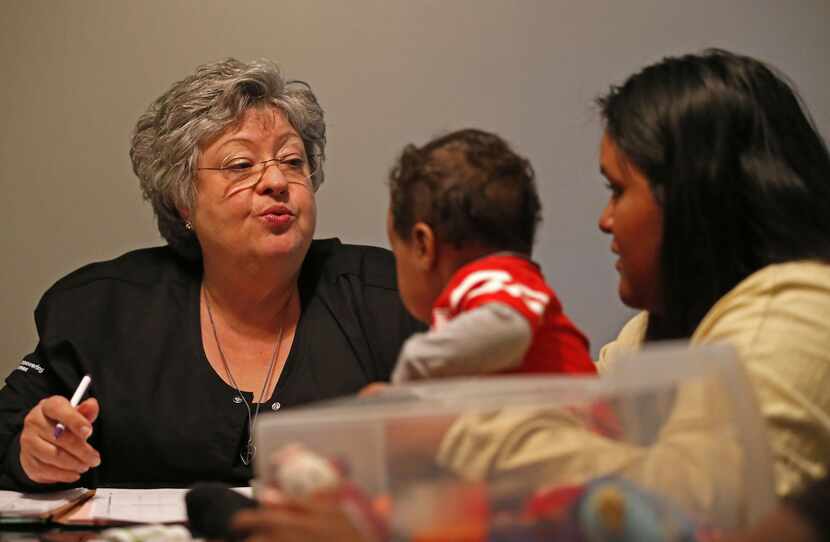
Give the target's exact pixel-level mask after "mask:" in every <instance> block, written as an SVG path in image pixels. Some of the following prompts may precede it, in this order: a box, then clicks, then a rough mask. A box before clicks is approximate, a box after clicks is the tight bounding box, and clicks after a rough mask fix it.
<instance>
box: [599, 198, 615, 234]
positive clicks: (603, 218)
mask: <svg viewBox="0 0 830 542" xmlns="http://www.w3.org/2000/svg"><path fill="white" fill-rule="evenodd" d="M611 205H612V204H611V202H610V201H609V202H608V203H607V204H606V205H605V208H604V209H603V210H602V213H600V215H599V222H598V225H599V229H600V231H601V232H603V233H608V234H610V233H611V230H612V229H613V227H614V214H613V212H612V209H611Z"/></svg>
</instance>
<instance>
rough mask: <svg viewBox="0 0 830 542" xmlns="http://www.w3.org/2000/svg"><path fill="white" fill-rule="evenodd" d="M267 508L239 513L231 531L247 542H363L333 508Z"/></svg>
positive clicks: (345, 517)
mask: <svg viewBox="0 0 830 542" xmlns="http://www.w3.org/2000/svg"><path fill="white" fill-rule="evenodd" d="M297 504H298V503H295V506H292V507H289V508H286V507H283V506H279V507H268V508H260V509H256V510H244V511H241V512H239V513H238V514H237V515H236V516H235V517H234V521H233V529H234V530H235V531H237V532H239V533H244V534H246V535H247V538H246V540H248V541H249V542H259V541H260V540H263V541H264V540H280V541H284V540H298V541H300V540H302V541H308V542H311V541H316V540H321V541H322V540H339V541H342V542H366V538H365V537H364V536H363V535H362V534H361V533H360V532H359V531H358V530H357V529H356V528H355V526H354V525H353V524H352V522H351V521H350V520H349V518H348V517H347V516H346V515H345V514H344V513H343V512H342V510H340V508H339V507H337V506H334V505H326V506H322V507H318V506H314V505H312V506H303V505H299V506H297Z"/></svg>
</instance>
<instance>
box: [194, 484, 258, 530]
mask: <svg viewBox="0 0 830 542" xmlns="http://www.w3.org/2000/svg"><path fill="white" fill-rule="evenodd" d="M184 501H185V504H186V505H187V519H188V520H189V521H190V530H191V531H192V532H193V535H194V537H202V538H214V539H221V540H234V539H235V536H234V533H233V532H232V531H231V528H230V527H231V519H232V518H233V516H234V514H236V513H237V512H239V511H240V510H244V509H246V508H254V507H256V506H257V501H256V500H254V499H251V498H249V497H246V496H245V495H242V494H241V493H238V492H236V491H234V490H232V489H231V488H230V486H228V485H225V484H219V483H205V484H199V485H196V486H194V487H193V489H191V490H190V491H188V492H187V494H186V495H185V497H184Z"/></svg>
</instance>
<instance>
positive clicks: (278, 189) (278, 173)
mask: <svg viewBox="0 0 830 542" xmlns="http://www.w3.org/2000/svg"><path fill="white" fill-rule="evenodd" d="M263 167H264V169H263V170H262V177H260V179H259V184H257V190H258V191H259V192H261V193H264V194H267V193H276V194H281V193H282V192H285V191H286V190H287V189H288V179H286V177H285V174H284V173H283V172H282V170H281V169H280V168H279V162H277V161H276V160H272V161H269V162H266V163H265V164H264V166H263Z"/></svg>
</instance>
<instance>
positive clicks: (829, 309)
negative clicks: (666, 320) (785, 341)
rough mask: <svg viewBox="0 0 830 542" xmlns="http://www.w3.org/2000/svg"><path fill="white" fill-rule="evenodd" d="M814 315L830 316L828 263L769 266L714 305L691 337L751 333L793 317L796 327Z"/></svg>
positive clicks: (806, 261)
mask: <svg viewBox="0 0 830 542" xmlns="http://www.w3.org/2000/svg"><path fill="white" fill-rule="evenodd" d="M811 314H815V315H817V316H821V318H822V319H823V318H824V316H823V315H826V314H830V263H827V262H820V261H814V260H802V261H794V262H787V263H781V264H772V265H768V266H766V267H764V268H763V269H760V270H758V271H756V272H755V273H753V274H751V275H750V276H748V277H747V278H745V279H744V280H743V281H741V282H740V283H739V284H738V285H737V286H735V288H733V289H732V290H731V291H729V292H728V293H727V294H726V295H724V296H723V297H722V298H721V299H720V300H718V301H717V303H715V304H714V305H713V306H712V308H711V309H710V310H709V312H708V313H707V314H706V316H705V317H704V318H703V320H702V321H701V323H700V325H699V326H698V328H697V329H696V330H695V333H694V335H693V337H692V339H693V340H695V339H703V338H707V337H709V336H711V335H713V334H714V333H715V332H716V331H719V330H722V329H723V328H728V329H733V328H734V329H746V330H748V331H751V330H752V329H754V328H756V327H757V326H759V325H761V324H762V323H769V322H772V321H776V320H778V319H780V320H782V321H784V320H787V319H790V318H792V321H790V322H789V323H788V324H787V325H788V327H791V326H796V327H803V326H798V323H799V322H804V321H805V320H804V318H803V317H802V318H794V317H796V316H798V315H802V316H807V315H811Z"/></svg>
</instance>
